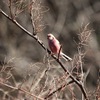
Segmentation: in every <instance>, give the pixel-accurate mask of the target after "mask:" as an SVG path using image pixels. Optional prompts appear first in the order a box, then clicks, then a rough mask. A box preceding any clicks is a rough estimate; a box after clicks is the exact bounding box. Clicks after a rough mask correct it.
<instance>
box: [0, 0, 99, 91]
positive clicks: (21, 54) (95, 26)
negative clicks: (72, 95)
mask: <svg viewBox="0 0 100 100" xmlns="http://www.w3.org/2000/svg"><path fill="white" fill-rule="evenodd" d="M20 1H22V3H23V4H24V5H27V4H28V3H29V1H28V0H18V1H17V0H14V1H13V7H12V8H13V11H15V8H16V7H19V8H20V9H21V6H22V5H21V3H20ZM16 2H18V3H16ZM41 5H42V6H44V7H47V8H49V10H48V11H46V12H45V13H43V15H42V16H43V18H42V22H41V23H39V24H44V25H45V29H44V30H43V31H42V32H39V33H38V34H37V35H38V36H39V38H40V39H41V40H42V41H43V43H44V44H45V45H46V46H47V38H46V36H47V34H48V33H52V34H54V35H55V37H57V38H58V39H59V41H60V43H61V44H62V47H63V51H64V53H65V54H67V55H68V56H70V57H72V58H74V56H75V55H76V54H78V51H77V45H76V43H75V42H77V43H78V42H79V39H78V34H79V33H81V32H82V30H83V27H84V26H85V25H87V24H88V23H89V25H88V29H90V30H93V31H92V32H91V35H90V37H89V40H88V46H85V47H84V50H85V51H86V54H85V57H84V59H83V67H84V72H86V71H87V70H88V69H90V71H89V75H88V77H87V80H86V86H87V90H90V91H93V90H95V89H96V86H97V81H98V79H99V77H100V76H99V70H100V0H41ZM0 8H1V9H2V10H3V11H5V12H6V13H7V14H8V15H10V12H9V7H8V0H0ZM22 9H24V8H22ZM33 14H34V12H33ZM16 19H17V21H18V22H19V23H20V24H21V25H22V26H23V27H24V28H26V29H27V30H28V31H30V32H33V30H32V24H31V18H30V14H29V10H28V9H24V10H23V11H22V12H21V13H19V14H18V16H17V17H16ZM47 47H48V46H47ZM44 56H46V51H44V50H43V49H42V48H41V46H40V45H39V44H38V43H36V41H35V40H34V39H32V38H31V37H29V36H28V35H27V34H25V33H24V32H23V31H22V30H21V29H19V28H18V27H17V26H16V25H14V24H13V23H12V22H11V21H9V20H8V19H7V18H5V17H4V16H3V15H2V14H1V13H0V68H2V66H3V65H4V64H5V66H7V65H6V64H9V66H14V71H13V72H12V73H13V74H14V75H15V77H16V78H15V79H16V80H17V82H19V81H20V80H21V78H23V77H24V76H25V75H26V74H27V70H28V69H29V68H30V66H32V67H33V68H32V70H31V73H32V75H33V77H35V76H37V78H38V76H39V75H40V73H41V72H42V71H43V69H45V67H46V65H45V64H44V63H43V59H44ZM37 63H38V64H37ZM39 63H43V65H41V64H39ZM34 64H37V65H36V66H34ZM56 67H57V66H56ZM38 69H41V70H40V73H37V70H38ZM54 70H57V71H58V69H57V68H54ZM54 70H51V71H50V72H49V74H50V73H52V74H54V76H55V75H56V76H57V75H58V76H59V75H60V74H61V73H62V72H61V73H60V72H59V71H58V72H57V71H55V72H54ZM59 73H60V74H59ZM36 74H37V75H36Z"/></svg>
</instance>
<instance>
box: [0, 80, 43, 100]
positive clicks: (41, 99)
mask: <svg viewBox="0 0 100 100" xmlns="http://www.w3.org/2000/svg"><path fill="white" fill-rule="evenodd" d="M0 84H1V85H4V86H6V87H9V88H11V89H14V90H19V91H22V92H24V93H26V94H28V95H30V96H32V97H34V98H37V99H39V100H44V99H43V98H41V97H38V96H36V95H34V94H32V93H30V92H28V91H26V90H24V89H22V88H18V87H14V86H11V85H8V84H6V83H3V82H1V81H0Z"/></svg>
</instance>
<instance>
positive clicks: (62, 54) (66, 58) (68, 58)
mask: <svg viewBox="0 0 100 100" xmlns="http://www.w3.org/2000/svg"><path fill="white" fill-rule="evenodd" d="M60 55H61V56H62V57H63V58H64V59H65V60H67V61H71V60H72V58H70V57H68V56H67V55H65V54H64V53H62V52H61V54H60Z"/></svg>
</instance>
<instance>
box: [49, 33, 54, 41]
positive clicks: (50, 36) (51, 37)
mask: <svg viewBox="0 0 100 100" xmlns="http://www.w3.org/2000/svg"><path fill="white" fill-rule="evenodd" d="M54 38H55V37H54V36H53V35H52V34H48V35H47V39H48V40H53V39H54Z"/></svg>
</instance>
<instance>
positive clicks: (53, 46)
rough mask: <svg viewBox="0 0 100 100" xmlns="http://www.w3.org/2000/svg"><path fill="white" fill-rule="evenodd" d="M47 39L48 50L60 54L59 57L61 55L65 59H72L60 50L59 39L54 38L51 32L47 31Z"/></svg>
mask: <svg viewBox="0 0 100 100" xmlns="http://www.w3.org/2000/svg"><path fill="white" fill-rule="evenodd" d="M47 40H48V45H49V48H50V50H51V52H52V53H53V54H57V55H60V56H61V57H63V58H64V59H66V60H67V61H71V60H72V58H70V57H69V56H67V55H66V54H64V53H63V52H62V50H60V49H61V45H60V43H59V41H58V40H57V39H56V38H55V36H54V35H53V34H51V33H49V34H48V35H47Z"/></svg>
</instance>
